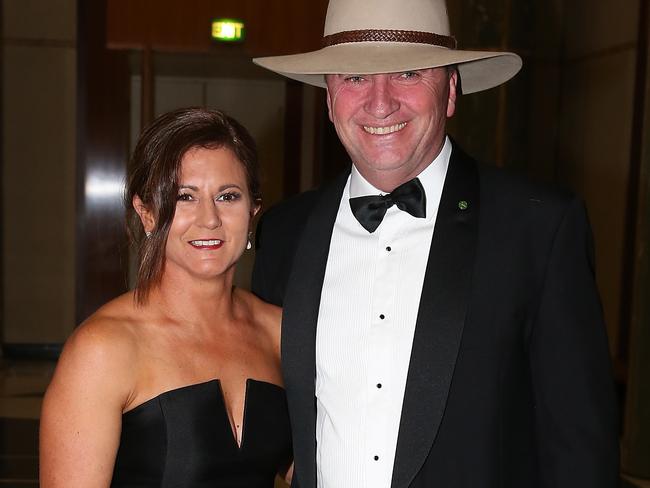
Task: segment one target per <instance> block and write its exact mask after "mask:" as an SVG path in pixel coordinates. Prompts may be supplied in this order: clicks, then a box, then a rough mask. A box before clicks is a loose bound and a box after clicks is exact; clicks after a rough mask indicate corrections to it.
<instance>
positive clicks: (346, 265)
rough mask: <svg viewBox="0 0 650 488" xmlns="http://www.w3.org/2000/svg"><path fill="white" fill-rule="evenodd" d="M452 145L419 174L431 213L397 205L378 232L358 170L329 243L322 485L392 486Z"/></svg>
mask: <svg viewBox="0 0 650 488" xmlns="http://www.w3.org/2000/svg"><path fill="white" fill-rule="evenodd" d="M450 155H451V143H450V141H449V139H446V140H445V143H444V145H443V148H442V150H441V151H440V154H439V155H438V157H437V158H436V159H435V160H434V161H433V162H432V164H430V165H429V166H428V167H427V168H426V169H425V170H424V171H423V172H422V173H421V174H420V175H419V176H418V178H419V179H420V182H421V183H422V186H423V187H424V189H425V192H426V218H416V217H413V216H411V215H410V214H408V213H407V212H404V211H401V210H399V209H398V208H397V207H396V206H392V207H391V208H389V209H388V211H387V212H386V216H385V217H384V220H383V221H382V223H381V224H380V225H379V227H378V228H377V230H376V231H375V232H374V233H372V234H371V233H368V231H366V229H364V228H363V227H362V226H361V224H359V222H358V221H357V220H356V219H355V217H354V215H353V214H352V211H351V209H350V204H349V199H350V198H351V197H357V196H364V195H378V194H381V193H382V192H381V191H379V190H377V189H376V188H374V187H373V186H372V185H371V184H370V183H368V182H367V181H366V180H365V179H364V178H363V176H361V174H360V173H359V172H358V171H357V170H356V168H354V166H353V168H352V172H351V175H350V178H349V179H348V182H347V184H346V186H345V189H344V191H343V195H342V200H341V205H340V206H339V210H338V214H337V217H336V222H335V224H334V231H333V233H332V241H331V245H330V251H329V258H328V260H327V268H326V272H325V279H324V282H323V290H322V294H321V303H320V309H319V314H318V328H317V332H316V405H317V420H316V442H317V448H316V449H317V451H316V463H317V479H318V487H319V488H361V487H371V488H389V487H390V484H391V478H392V472H393V462H394V459H395V448H396V445H397V435H398V429H399V423H400V417H401V412H402V401H403V398H404V390H405V386H406V377H407V373H408V367H409V361H410V357H411V345H412V342H413V334H414V332H415V322H416V319H417V314H418V308H419V305H420V296H421V293H422V284H423V281H424V273H425V270H426V265H427V260H428V255H429V248H430V246H431V239H432V237H433V229H434V225H435V221H436V215H437V213H438V206H439V204H440V196H441V194H442V187H443V184H444V180H445V175H446V173H447V167H448V165H449V157H450Z"/></svg>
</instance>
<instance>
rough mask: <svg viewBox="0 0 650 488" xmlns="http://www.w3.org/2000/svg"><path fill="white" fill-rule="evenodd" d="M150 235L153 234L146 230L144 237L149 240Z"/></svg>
mask: <svg viewBox="0 0 650 488" xmlns="http://www.w3.org/2000/svg"><path fill="white" fill-rule="evenodd" d="M151 234H153V232H151V231H150V230H147V231H145V233H144V235H145V236H147V239H149V238H150V237H151Z"/></svg>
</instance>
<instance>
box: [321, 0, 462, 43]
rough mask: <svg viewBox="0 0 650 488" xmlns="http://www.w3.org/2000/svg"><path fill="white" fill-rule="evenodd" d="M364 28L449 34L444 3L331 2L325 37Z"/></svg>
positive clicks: (435, 0) (406, 0) (433, 0)
mask: <svg viewBox="0 0 650 488" xmlns="http://www.w3.org/2000/svg"><path fill="white" fill-rule="evenodd" d="M366 29H389V30H408V31H421V32H432V33H434V34H439V35H444V36H448V35H450V32H449V16H448V15H447V6H446V5H445V0H330V2H329V5H328V7H327V17H326V18H325V30H324V33H323V35H324V36H328V35H331V34H336V33H338V32H344V31H354V30H366Z"/></svg>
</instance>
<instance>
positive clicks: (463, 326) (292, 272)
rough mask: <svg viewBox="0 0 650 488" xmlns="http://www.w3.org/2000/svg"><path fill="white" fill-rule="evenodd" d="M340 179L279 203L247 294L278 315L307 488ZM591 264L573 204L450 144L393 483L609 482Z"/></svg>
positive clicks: (312, 479) (297, 481) (262, 237)
mask: <svg viewBox="0 0 650 488" xmlns="http://www.w3.org/2000/svg"><path fill="white" fill-rule="evenodd" d="M348 175H349V172H348V173H346V174H343V175H341V176H340V177H339V178H338V179H337V180H336V181H333V182H332V183H331V184H328V185H326V186H325V187H323V188H322V189H319V190H316V191H311V192H307V193H304V194H301V195H298V196H297V197H294V198H293V199H291V200H288V201H286V202H284V203H281V204H280V205H278V206H277V207H274V208H272V209H271V210H269V211H268V212H266V213H265V215H264V216H263V217H262V219H261V220H260V223H259V225H258V229H257V235H256V243H257V254H256V263H255V267H254V272H253V291H254V292H255V293H256V294H257V295H258V296H260V297H261V298H263V299H265V300H267V301H270V302H273V303H275V304H278V305H281V306H283V308H284V311H283V321H282V368H283V374H284V381H285V387H286V391H287V398H288V405H289V414H290V418H291V424H292V431H293V446H294V458H295V470H294V482H293V485H292V486H296V487H300V488H315V487H316V402H315V374H316V371H315V368H316V366H315V342H316V326H317V320H318V309H319V303H320V297H321V289H322V284H323V278H324V275H325V268H326V264H327V260H328V258H329V259H336V256H329V255H328V251H329V243H330V239H331V235H332V228H333V226H334V221H335V219H336V215H337V211H338V207H339V205H340V204H347V202H343V203H341V194H342V191H343V188H344V186H345V183H346V181H347V178H348ZM460 202H464V203H460ZM593 263H594V256H593V246H592V237H591V231H590V228H589V224H588V222H587V217H586V212H585V209H584V205H583V204H582V203H581V201H580V200H578V199H577V198H575V197H574V196H572V195H570V194H567V193H562V192H559V191H557V190H554V189H550V188H547V187H543V186H540V185H533V184H531V183H528V182H526V181H524V180H523V179H519V178H518V177H515V176H513V175H510V174H508V173H507V172H505V171H502V170H498V169H495V168H490V167H484V166H482V165H479V164H477V163H476V162H475V161H474V160H472V159H471V158H470V157H468V156H467V155H465V154H464V153H463V152H462V151H461V150H460V148H459V147H458V146H457V145H454V147H453V150H452V154H451V159H450V163H449V169H448V172H447V176H446V179H445V183H444V188H443V193H442V199H441V202H440V207H439V211H438V215H437V219H436V222H435V227H434V234H433V240H432V243H431V248H430V253H429V258H428V262H427V263H426V275H425V279H424V284H423V287H422V295H421V300H420V308H419V311H418V318H417V323H416V328H415V335H414V339H413V348H412V352H411V358H410V363H409V370H408V377H407V382H406V391H405V394H404V399H403V407H402V414H401V419H400V426H399V434H398V440H397V448H396V449H397V450H396V454H395V461H394V468H393V476H392V485H391V486H392V488H406V487H440V488H455V487H458V488H461V487H462V488H478V487H486V488H487V487H489V488H492V487H494V488H497V487H498V488H525V487H540V488H541V487H544V488H569V487H570V488H577V487H581V488H582V487H584V488H600V487H603V488H604V487H611V488H613V487H615V486H617V479H618V411H617V410H618V408H617V404H616V399H615V393H614V384H613V379H612V374H611V367H610V362H609V355H608V347H607V338H606V333H605V327H604V324H603V319H602V310H601V305H600V300H599V298H598V292H597V289H596V285H595V281H594V265H593ZM405 279H408V277H405ZM395 286H399V284H398V283H396V284H395ZM345 326H346V327H354V324H345ZM341 488H357V487H341Z"/></svg>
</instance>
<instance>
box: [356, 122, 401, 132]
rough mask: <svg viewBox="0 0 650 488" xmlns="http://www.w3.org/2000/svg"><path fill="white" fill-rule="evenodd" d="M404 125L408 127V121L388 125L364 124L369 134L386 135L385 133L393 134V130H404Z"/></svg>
mask: <svg viewBox="0 0 650 488" xmlns="http://www.w3.org/2000/svg"><path fill="white" fill-rule="evenodd" d="M404 127H406V122H401V123H399V124H395V125H391V126H388V127H370V126H368V125H364V126H363V130H365V131H366V132H367V133H368V134H379V135H384V134H392V133H393V132H397V131H398V130H402V129H403V128H404Z"/></svg>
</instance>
